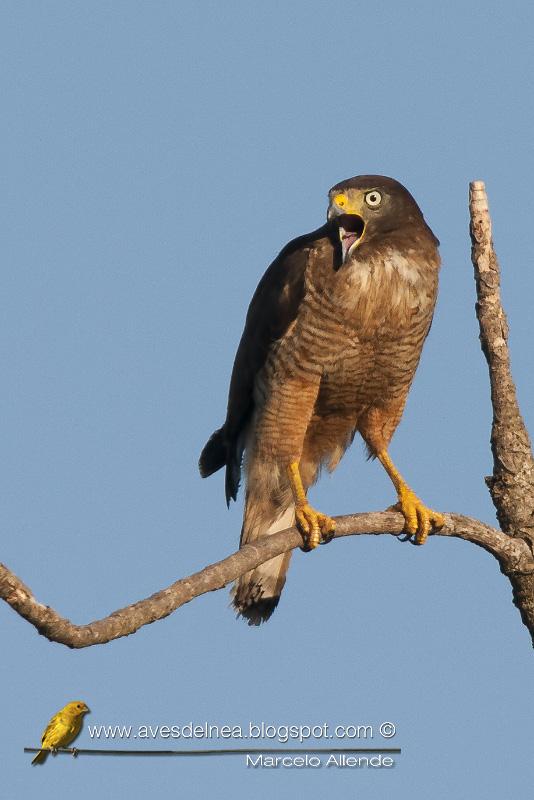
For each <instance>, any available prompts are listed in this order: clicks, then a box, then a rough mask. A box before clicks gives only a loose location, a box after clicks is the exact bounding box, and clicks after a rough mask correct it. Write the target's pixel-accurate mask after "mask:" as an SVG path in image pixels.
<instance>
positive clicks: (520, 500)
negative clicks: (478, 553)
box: [469, 181, 534, 633]
mask: <svg viewBox="0 0 534 800" xmlns="http://www.w3.org/2000/svg"><path fill="white" fill-rule="evenodd" d="M469 213H470V217H471V226H470V233H471V244H472V248H471V259H472V261H473V267H474V270H475V281H476V287H477V298H478V302H477V304H476V313H477V318H478V323H479V326H480V343H481V346H482V351H483V353H484V355H485V357H486V361H487V363H488V367H489V375H490V385H491V404H492V406H493V424H492V427H491V450H492V452H493V475H492V476H490V477H488V478H486V483H487V484H488V488H489V490H490V494H491V498H492V500H493V504H494V506H495V508H496V510H497V518H498V520H499V524H500V526H501V528H502V530H503V531H504V532H505V533H507V534H509V535H510V536H513V537H520V538H521V539H523V540H524V541H525V542H526V543H527V544H528V546H529V548H530V551H531V553H533V554H534V459H533V457H532V450H531V447H530V439H529V435H528V432H527V429H526V427H525V423H524V421H523V418H522V416H521V412H520V410H519V405H518V402H517V393H516V388H515V384H514V381H513V378H512V372H511V369H510V353H509V350H508V322H507V320H506V315H505V313H504V310H503V307H502V303H501V289H500V286H501V280H500V270H499V263H498V261H497V256H496V255H495V250H494V247H493V240H492V236H491V219H490V215H489V208H488V198H487V196H486V189H485V186H484V183H483V182H482V181H473V183H471V184H470V186H469ZM507 574H508V576H509V578H510V582H511V584H512V588H513V596H514V603H515V604H516V606H517V607H518V609H519V611H520V612H521V618H522V620H523V622H524V623H525V625H526V626H527V627H528V628H529V630H530V631H531V633H532V632H533V626H534V560H531V563H530V565H527V564H526V565H525V568H524V569H522V570H516V571H512V572H509V573H507Z"/></svg>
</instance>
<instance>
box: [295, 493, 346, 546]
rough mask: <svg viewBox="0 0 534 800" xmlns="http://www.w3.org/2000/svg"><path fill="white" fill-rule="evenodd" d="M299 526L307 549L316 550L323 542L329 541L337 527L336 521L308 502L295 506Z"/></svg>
mask: <svg viewBox="0 0 534 800" xmlns="http://www.w3.org/2000/svg"><path fill="white" fill-rule="evenodd" d="M295 518H296V523H297V527H298V529H299V530H300V532H301V533H302V537H303V539H304V547H303V548H302V549H303V550H305V551H309V550H314V549H315V548H316V547H317V546H318V545H320V544H321V542H324V541H329V540H330V539H331V538H332V535H333V533H334V531H335V529H336V523H335V521H334V520H333V519H332V518H331V517H328V516H327V515H326V514H321V512H320V511H316V510H315V509H314V508H312V507H311V506H310V504H309V503H308V502H306V503H302V504H301V505H298V506H297V507H296V508H295Z"/></svg>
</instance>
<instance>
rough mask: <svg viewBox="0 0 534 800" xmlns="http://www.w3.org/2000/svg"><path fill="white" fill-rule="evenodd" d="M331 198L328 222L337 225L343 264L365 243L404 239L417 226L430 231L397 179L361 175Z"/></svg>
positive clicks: (337, 188) (334, 189)
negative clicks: (394, 236) (389, 237)
mask: <svg viewBox="0 0 534 800" xmlns="http://www.w3.org/2000/svg"><path fill="white" fill-rule="evenodd" d="M328 196H329V199H330V205H329V206H328V219H329V220H330V221H332V222H333V223H334V224H335V225H336V226H337V229H338V235H339V239H340V241H341V249H342V253H343V263H344V262H345V261H347V259H348V258H349V256H350V255H351V254H352V253H354V252H355V251H356V249H357V248H358V247H359V246H360V244H361V243H362V242H364V241H365V242H369V241H372V240H373V239H375V240H376V239H379V238H381V237H383V236H385V235H392V234H395V233H397V232H398V233H399V234H401V236H402V237H403V238H404V236H405V235H406V234H408V233H409V232H410V231H414V225H415V226H416V228H420V227H421V226H423V227H424V229H426V230H427V231H429V232H430V229H429V228H428V227H427V225H426V223H425V221H424V219H423V215H422V213H421V210H420V208H419V206H418V205H417V203H416V202H415V200H414V199H413V197H412V195H411V194H410V192H409V191H408V190H407V189H405V188H404V186H402V184H400V183H398V181H395V180H393V178H386V177H385V176H384V175H358V176H357V177H355V178H349V179H348V180H346V181H341V183H338V184H336V186H334V187H332V189H330V192H329V193H328ZM431 235H432V234H431ZM436 243H437V242H436Z"/></svg>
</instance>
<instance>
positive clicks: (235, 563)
mask: <svg viewBox="0 0 534 800" xmlns="http://www.w3.org/2000/svg"><path fill="white" fill-rule="evenodd" d="M336 522H337V528H336V538H339V537H342V536H351V535H354V534H374V535H378V534H384V533H389V534H392V535H394V536H398V535H399V534H400V533H402V528H403V525H404V519H403V517H402V516H401V515H400V514H398V513H395V512H388V511H384V512H371V513H367V514H351V515H349V516H344V517H337V519H336ZM439 535H440V536H455V537H458V538H460V539H466V540H468V541H471V542H473V543H474V544H476V545H479V546H480V547H482V548H484V549H485V550H487V551H488V552H490V553H492V554H493V555H494V556H495V557H496V558H497V559H498V560H499V563H500V564H501V568H502V570H503V571H504V572H506V574H509V573H510V572H511V571H514V572H517V571H520V572H523V571H524V570H525V569H527V567H528V564H529V563H530V562H531V560H532V559H531V557H530V551H529V549H528V547H527V546H526V544H525V543H524V542H523V541H521V540H520V539H512V538H511V537H509V536H506V535H505V534H503V533H502V532H501V531H498V530H496V529H495V528H492V527H491V526H489V525H485V524H484V523H482V522H479V521H478V520H476V519H471V518H469V517H462V516H459V515H458V514H449V515H447V516H446V525H445V527H444V528H443V529H442V530H441V531H439ZM301 544H302V538H301V535H300V534H299V532H298V531H297V529H296V528H289V529H288V530H285V531H280V532H279V533H276V534H274V535H272V536H267V537H265V538H262V539H259V540H257V541H256V542H254V544H247V545H245V546H244V547H243V548H241V550H238V551H237V552H236V553H233V554H232V555H231V556H228V558H225V559H223V560H222V561H219V562H217V563H216V564H211V565H210V566H208V567H206V568H205V569H203V570H201V571H200V572H196V573H194V574H193V575H190V576H189V577H187V578H182V580H179V581H176V583H173V584H172V585H171V586H169V587H167V588H166V589H162V590H161V591H160V592H157V593H156V594H153V595H152V596H151V597H147V598H146V599H145V600H140V601H139V602H137V603H134V604H133V605H130V606H127V607H126V608H121V609H119V610H118V611H114V612H113V613H112V614H110V615H109V616H107V617H105V618H104V619H100V620H96V621H95V622H91V623H89V624H87V625H75V624H73V623H72V622H70V621H69V620H68V619H66V618H65V617H62V616H61V615H60V614H58V613H57V611H54V609H52V608H50V607H49V606H45V605H43V604H42V603H39V602H38V601H37V600H36V599H35V597H34V596H33V594H32V592H31V590H30V589H29V588H28V587H27V586H25V585H24V583H23V582H22V581H21V580H20V579H19V578H18V577H17V576H16V575H14V574H13V573H12V572H11V571H10V570H9V569H8V568H7V567H5V566H3V565H0V597H2V598H3V599H4V600H5V601H6V602H7V603H8V604H9V605H10V606H11V607H12V608H13V609H14V610H15V611H16V612H17V613H18V614H20V615H21V616H22V617H24V619H26V620H27V621H28V622H30V623H31V624H32V625H34V626H35V627H36V628H37V630H38V632H39V633H40V634H42V635H43V636H45V637H46V638H47V639H49V640H50V641H52V642H59V643H60V644H64V645H66V646H67V647H72V648H82V647H90V646H91V645H94V644H105V643H106V642H109V641H111V640H112V639H118V638H120V637H122V636H129V635H130V634H131V633H135V632H136V631H137V630H139V628H141V627H142V626H143V625H148V624H150V623H151V622H156V620H160V619H163V618H164V617H166V616H168V615H169V614H171V613H172V612H173V611H175V610H176V609H177V608H179V607H180V606H182V605H184V604H185V603H188V602H189V601H190V600H192V599H193V598H194V597H198V596H199V595H201V594H205V593H206V592H211V591H215V590H217V589H221V588H222V587H223V586H226V584H228V583H230V582H232V581H234V580H235V579H236V578H238V577H239V576H240V575H243V574H244V573H245V572H248V571H249V570H251V569H254V567H257V566H258V565H259V564H262V563H263V562H265V561H268V560H269V559H270V558H273V557H274V556H277V555H279V554H280V553H285V552H287V551H288V550H292V549H294V548H295V547H299V546H300V545H301ZM531 630H532V631H533V632H534V624H533V627H532V629H531Z"/></svg>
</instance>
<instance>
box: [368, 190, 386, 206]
mask: <svg viewBox="0 0 534 800" xmlns="http://www.w3.org/2000/svg"><path fill="white" fill-rule="evenodd" d="M365 202H366V203H367V205H368V206H369V208H378V206H379V205H380V203H381V202H382V195H381V194H380V192H377V191H376V190H373V191H372V192H367V194H366V195H365Z"/></svg>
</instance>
